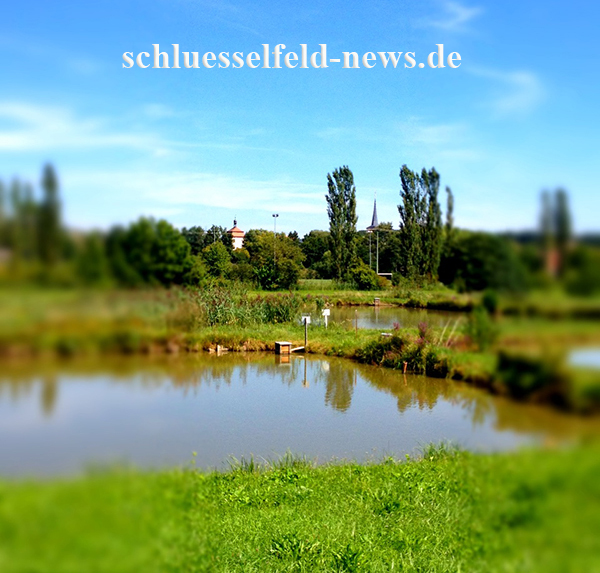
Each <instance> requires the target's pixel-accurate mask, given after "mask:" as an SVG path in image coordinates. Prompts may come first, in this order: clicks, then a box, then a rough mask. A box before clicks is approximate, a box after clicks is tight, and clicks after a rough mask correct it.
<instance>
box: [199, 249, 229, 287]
mask: <svg viewBox="0 0 600 573" xmlns="http://www.w3.org/2000/svg"><path fill="white" fill-rule="evenodd" d="M202 258H203V259H204V262H205V263H206V267H207V269H208V274H210V275H211V276H213V277H216V278H219V277H224V276H225V275H226V274H227V273H228V272H229V269H230V267H231V255H230V254H229V251H228V250H227V247H225V245H224V244H223V243H221V242H220V241H217V242H216V243H213V244H212V245H209V246H208V247H205V248H204V250H203V251H202Z"/></svg>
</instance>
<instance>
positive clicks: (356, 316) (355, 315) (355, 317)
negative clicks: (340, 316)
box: [354, 310, 358, 334]
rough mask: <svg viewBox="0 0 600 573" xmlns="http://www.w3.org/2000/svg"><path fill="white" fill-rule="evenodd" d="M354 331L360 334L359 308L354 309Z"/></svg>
mask: <svg viewBox="0 0 600 573" xmlns="http://www.w3.org/2000/svg"><path fill="white" fill-rule="evenodd" d="M354 333H355V334H358V310H355V311H354Z"/></svg>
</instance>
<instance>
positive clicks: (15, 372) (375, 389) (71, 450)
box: [0, 353, 600, 476]
mask: <svg viewBox="0 0 600 573" xmlns="http://www.w3.org/2000/svg"><path fill="white" fill-rule="evenodd" d="M288 360H289V361H288ZM288 360H286V357H281V358H279V357H276V356H274V355H271V354H269V355H266V354H264V355H256V354H254V355H253V354H233V353H232V354H225V355H223V356H217V355H214V354H212V355H211V354H198V355H184V356H162V357H151V356H139V357H113V358H102V359H89V358H88V359H85V360H84V359H72V360H69V361H63V362H61V361H51V360H47V361H44V362H38V363H37V364H34V365H32V364H24V363H22V362H16V361H14V362H10V361H9V362H8V363H5V364H3V369H2V374H0V475H2V476H47V475H67V474H76V473H79V472H81V471H83V470H85V469H86V468H88V467H90V466H98V465H106V464H114V463H126V464H132V465H134V466H137V467H142V468H157V467H169V466H182V465H185V464H187V463H189V462H190V460H191V459H192V457H193V452H196V454H197V455H196V457H195V461H196V465H197V466H200V467H204V468H217V469H223V468H226V467H227V459H228V457H229V456H235V457H237V458H240V457H242V456H245V457H248V456H249V455H250V454H253V455H254V456H255V457H256V458H259V459H260V458H273V457H276V456H277V455H281V454H284V453H285V452H286V451H287V450H291V451H292V452H294V453H297V454H305V455H307V456H309V457H310V458H316V459H317V461H319V462H326V461H329V460H331V459H332V458H346V459H355V460H359V461H364V460H369V459H380V458H381V457H383V456H385V455H394V456H403V455H404V454H406V453H409V454H414V453H416V452H417V450H418V448H420V447H422V446H424V445H426V444H428V443H431V442H440V441H442V440H449V441H452V442H455V443H457V444H459V445H460V446H462V447H465V448H469V449H471V450H504V449H510V448H515V447H518V446H520V445H524V444H533V443H546V442H547V443H560V442H562V441H564V440H573V439H576V438H578V437H580V436H583V435H586V434H588V433H593V434H598V433H600V428H599V426H598V423H597V421H596V420H589V419H579V418H576V417H570V416H567V415H564V414H561V413H559V412H556V411H553V410H550V409H548V408H543V407H536V406H532V405H524V404H518V403H515V402H511V401H508V400H505V399H503V398H500V397H495V396H492V395H490V394H487V393H486V392H483V391H481V390H477V389H474V388H471V387H468V386H466V385H461V384H458V383H456V382H452V381H447V380H437V379H431V378H425V377H421V376H403V375H402V374H401V373H399V372H395V371H390V370H384V369H381V368H376V367H370V366H362V365H357V364H355V363H353V362H350V361H348V360H343V359H330V358H324V357H314V356H307V357H304V356H301V355H300V356H296V355H292V356H291V357H288Z"/></svg>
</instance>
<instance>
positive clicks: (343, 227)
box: [325, 165, 358, 279]
mask: <svg viewBox="0 0 600 573" xmlns="http://www.w3.org/2000/svg"><path fill="white" fill-rule="evenodd" d="M325 199H326V201H327V214H328V215H329V234H330V246H331V255H332V259H333V271H334V277H335V278H337V279H343V278H344V277H345V275H346V274H347V272H348V269H350V267H351V266H352V264H353V263H354V262H355V260H356V223H357V221H358V217H357V216H356V187H355V186H354V175H353V174H352V171H350V169H349V168H348V166H346V165H344V166H342V167H340V168H339V169H336V170H334V172H333V174H327V195H325Z"/></svg>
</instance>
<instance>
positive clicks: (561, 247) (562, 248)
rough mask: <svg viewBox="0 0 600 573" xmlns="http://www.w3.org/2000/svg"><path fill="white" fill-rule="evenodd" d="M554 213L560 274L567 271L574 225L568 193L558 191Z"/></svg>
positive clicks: (561, 190) (562, 190)
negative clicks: (566, 262) (566, 266)
mask: <svg viewBox="0 0 600 573" xmlns="http://www.w3.org/2000/svg"><path fill="white" fill-rule="evenodd" d="M554 208H555V211H554V213H555V214H554V228H555V233H556V248H557V249H558V253H559V255H560V262H559V272H560V273H561V274H562V273H563V272H564V269H565V261H566V257H567V250H568V247H569V242H570V241H571V234H572V223H571V212H570V210H569V201H568V195H567V192H566V191H565V190H564V189H557V190H556V201H555V207H554Z"/></svg>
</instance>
